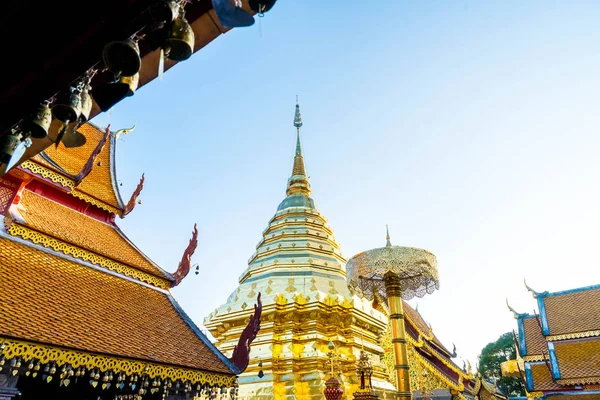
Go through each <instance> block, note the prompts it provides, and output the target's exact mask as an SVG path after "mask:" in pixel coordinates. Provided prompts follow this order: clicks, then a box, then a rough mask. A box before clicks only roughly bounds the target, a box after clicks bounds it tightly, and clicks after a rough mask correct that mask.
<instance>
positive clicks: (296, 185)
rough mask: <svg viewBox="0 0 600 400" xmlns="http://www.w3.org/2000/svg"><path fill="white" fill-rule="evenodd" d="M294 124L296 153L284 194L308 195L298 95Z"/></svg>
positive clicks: (308, 188) (308, 187)
mask: <svg viewBox="0 0 600 400" xmlns="http://www.w3.org/2000/svg"><path fill="white" fill-rule="evenodd" d="M294 126H295V127H296V153H295V155H294V166H293V168H292V176H291V177H290V179H289V180H288V188H287V192H286V194H287V195H288V196H289V195H291V194H303V195H306V196H310V185H309V183H308V178H307V176H306V169H305V167H304V158H303V157H302V146H301V144H300V127H301V126H302V115H301V114H300V105H299V104H298V96H296V112H295V114H294Z"/></svg>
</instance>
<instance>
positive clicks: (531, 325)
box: [522, 316, 548, 356]
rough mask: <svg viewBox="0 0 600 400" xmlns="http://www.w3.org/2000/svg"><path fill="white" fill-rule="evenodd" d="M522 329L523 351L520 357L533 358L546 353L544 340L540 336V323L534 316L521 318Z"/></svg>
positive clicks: (546, 347)
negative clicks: (523, 338) (523, 337)
mask: <svg viewBox="0 0 600 400" xmlns="http://www.w3.org/2000/svg"><path fill="white" fill-rule="evenodd" d="M523 329H524V335H525V346H526V347H525V350H526V352H525V353H523V354H522V355H528V356H534V355H542V354H547V353H548V344H547V342H546V338H544V335H542V328H541V327H540V322H539V320H538V319H537V317H535V316H528V317H527V318H523Z"/></svg>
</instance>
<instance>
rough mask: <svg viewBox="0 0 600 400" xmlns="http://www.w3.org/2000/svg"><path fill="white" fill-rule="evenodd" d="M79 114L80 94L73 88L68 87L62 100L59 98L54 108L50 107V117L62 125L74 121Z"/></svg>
mask: <svg viewBox="0 0 600 400" xmlns="http://www.w3.org/2000/svg"><path fill="white" fill-rule="evenodd" d="M80 113H81V94H80V93H79V91H78V90H77V89H76V88H74V87H70V88H69V90H68V91H67V93H65V94H64V95H63V96H62V98H59V100H57V102H56V104H55V105H54V107H52V116H53V117H54V118H56V119H57V120H59V121H60V122H62V123H63V124H68V123H69V121H76V120H77V118H78V117H79V114H80Z"/></svg>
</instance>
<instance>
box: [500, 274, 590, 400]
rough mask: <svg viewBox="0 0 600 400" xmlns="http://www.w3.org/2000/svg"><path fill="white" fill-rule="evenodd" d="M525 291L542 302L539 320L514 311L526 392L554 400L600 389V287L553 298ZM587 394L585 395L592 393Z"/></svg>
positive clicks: (567, 291) (551, 294) (544, 294)
mask: <svg viewBox="0 0 600 400" xmlns="http://www.w3.org/2000/svg"><path fill="white" fill-rule="evenodd" d="M526 287H527V289H528V290H529V291H530V292H531V293H532V294H533V295H534V297H535V298H536V299H537V304H538V309H539V315H529V314H519V313H517V312H516V311H514V310H512V309H511V311H513V313H514V314H515V317H516V318H517V324H518V328H519V336H518V343H517V348H518V349H519V356H521V357H522V362H523V366H524V369H525V377H524V380H525V384H526V387H527V389H528V390H529V391H533V390H535V391H542V392H544V393H545V394H546V395H548V398H553V399H554V398H556V397H555V396H554V394H557V393H562V392H568V393H569V395H570V396H574V395H577V396H579V394H578V393H579V391H580V390H581V385H594V384H598V383H600V357H599V356H600V285H594V286H587V287H582V288H577V289H572V290H566V291H560V292H553V293H551V292H536V291H534V290H533V289H531V288H530V287H529V286H526ZM576 386H578V387H576ZM584 389H585V390H584V392H582V394H585V392H586V391H589V390H592V389H591V388H588V387H587V386H585V387H584ZM549 395H553V396H552V397H550V396H549ZM573 398H574V397H573Z"/></svg>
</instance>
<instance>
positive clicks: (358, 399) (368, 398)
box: [352, 390, 379, 400]
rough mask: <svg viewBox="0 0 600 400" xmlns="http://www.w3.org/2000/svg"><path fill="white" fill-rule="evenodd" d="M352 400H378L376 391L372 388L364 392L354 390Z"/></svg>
mask: <svg viewBox="0 0 600 400" xmlns="http://www.w3.org/2000/svg"><path fill="white" fill-rule="evenodd" d="M352 396H353V398H354V400H379V396H378V395H377V393H375V392H373V391H372V390H369V391H364V392H356V393H354V394H353V395H352Z"/></svg>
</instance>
